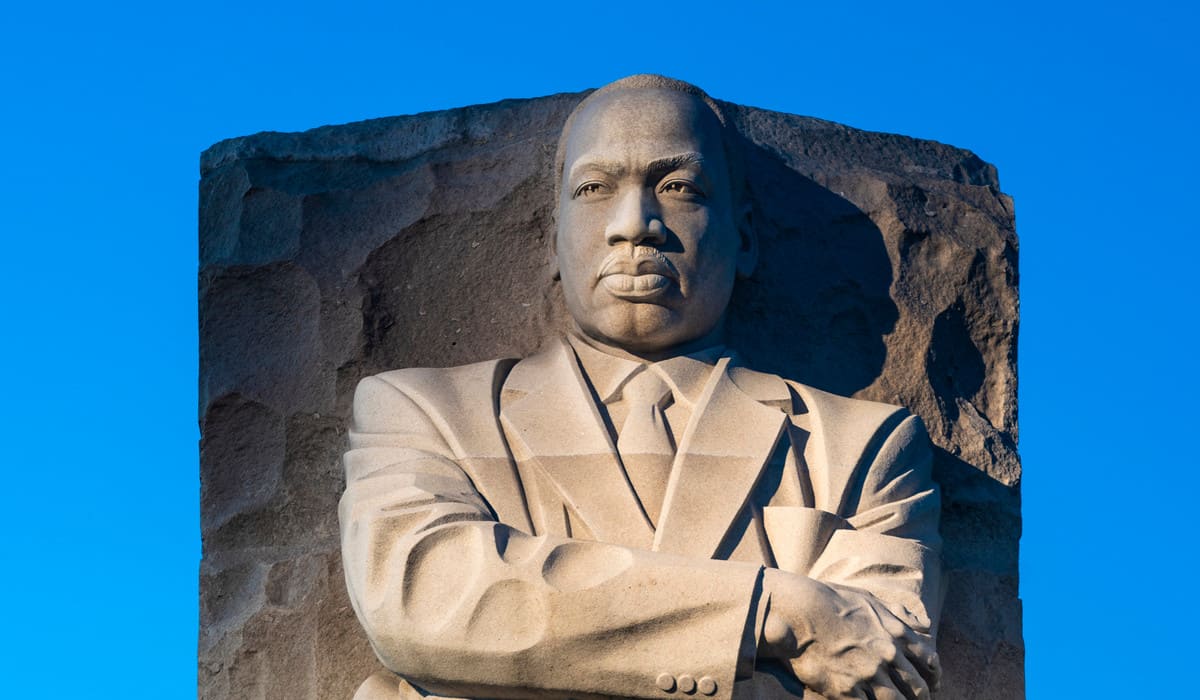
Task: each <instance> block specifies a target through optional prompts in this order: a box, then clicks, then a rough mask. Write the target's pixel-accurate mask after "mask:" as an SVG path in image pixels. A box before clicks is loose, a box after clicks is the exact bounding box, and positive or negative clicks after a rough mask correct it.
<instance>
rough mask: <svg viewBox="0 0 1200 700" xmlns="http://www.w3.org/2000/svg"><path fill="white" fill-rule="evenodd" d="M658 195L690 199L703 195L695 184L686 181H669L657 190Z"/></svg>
mask: <svg viewBox="0 0 1200 700" xmlns="http://www.w3.org/2000/svg"><path fill="white" fill-rule="evenodd" d="M658 191H659V192H660V193H668V194H681V195H687V196H691V197H703V196H704V193H703V192H701V191H700V188H699V187H697V186H696V185H695V184H693V183H691V182H688V181H687V180H669V181H667V182H665V183H663V186H662V187H660V188H658Z"/></svg>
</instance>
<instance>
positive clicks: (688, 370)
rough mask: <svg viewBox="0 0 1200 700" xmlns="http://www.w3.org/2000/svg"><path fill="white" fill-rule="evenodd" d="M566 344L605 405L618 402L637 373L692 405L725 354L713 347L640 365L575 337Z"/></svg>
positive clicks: (676, 398)
mask: <svg viewBox="0 0 1200 700" xmlns="http://www.w3.org/2000/svg"><path fill="white" fill-rule="evenodd" d="M567 341H568V342H569V343H570V344H571V347H572V348H574V350H575V355H576V357H578V358H579V364H580V365H581V366H582V367H583V371H584V374H586V375H587V377H588V379H589V380H591V382H592V388H594V389H595V390H596V394H597V395H598V396H599V398H600V401H601V402H603V403H605V404H609V403H612V402H613V401H619V400H620V399H621V388H622V387H624V386H625V384H626V383H627V382H628V381H629V380H630V379H632V378H633V377H634V375H636V374H637V373H638V372H641V371H643V370H650V371H653V372H654V373H655V374H657V375H658V376H659V377H660V378H661V379H662V380H663V381H665V382H666V383H667V385H668V386H670V387H671V392H672V393H673V394H674V395H675V400H676V401H680V400H682V401H685V402H687V403H688V404H692V405H694V404H695V403H696V400H697V399H698V398H700V394H701V392H703V391H704V385H705V384H706V383H707V382H708V378H709V375H710V374H712V368H713V365H714V364H716V362H717V360H719V359H721V357H722V356H724V354H725V346H724V345H714V346H712V347H708V348H704V349H703V350H698V351H696V352H693V353H689V354H687V355H679V356H676V357H671V358H668V359H666V360H660V361H658V362H639V361H637V360H631V359H628V358H624V357H617V356H616V355H612V354H610V353H607V352H605V351H604V350H603V349H601V348H599V347H597V346H596V345H595V344H593V343H590V342H588V340H587V339H586V338H583V337H581V336H579V335H576V334H574V333H571V334H568V335H567Z"/></svg>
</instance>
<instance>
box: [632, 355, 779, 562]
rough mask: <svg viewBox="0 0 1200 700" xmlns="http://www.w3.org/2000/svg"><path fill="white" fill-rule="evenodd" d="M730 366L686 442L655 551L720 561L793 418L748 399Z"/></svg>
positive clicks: (714, 379)
mask: <svg viewBox="0 0 1200 700" xmlns="http://www.w3.org/2000/svg"><path fill="white" fill-rule="evenodd" d="M728 365H729V358H722V359H721V360H720V361H719V362H718V363H717V365H716V367H715V368H714V369H713V372H712V374H711V375H710V377H709V380H708V383H707V385H706V386H705V387H704V392H703V393H702V394H701V396H700V399H699V400H698V401H697V402H696V409H695V411H694V413H693V415H692V419H691V421H690V422H689V424H688V426H687V429H686V430H685V431H684V434H683V439H682V440H680V445H679V451H678V453H677V454H676V455H675V464H674V466H673V467H672V469H671V479H670V482H669V483H668V484H667V495H666V499H665V500H664V502H663V512H662V517H661V519H660V522H659V527H658V531H657V532H656V533H655V537H654V549H655V550H658V551H664V552H672V553H676V554H683V555H688V556H694V557H705V558H709V557H712V556H713V554H714V553H716V551H717V548H718V547H719V546H720V545H721V541H722V540H723V539H724V537H725V534H726V532H727V531H728V530H729V527H730V525H731V524H732V523H733V521H734V520H735V518H736V517H737V516H738V514H739V513H740V512H741V510H742V508H744V507H745V505H746V501H747V499H748V498H749V496H750V492H751V491H752V490H753V489H754V486H755V484H756V483H757V482H758V478H759V476H760V475H761V473H762V470H763V467H764V466H765V465H766V463H767V460H769V459H770V457H771V454H772V452H773V451H774V449H775V445H776V443H777V442H778V441H779V436H780V434H781V433H782V432H783V428H784V423H785V421H786V420H787V416H786V414H784V413H783V412H782V411H780V410H778V409H774V408H770V407H767V406H764V405H763V404H761V403H759V402H758V401H756V400H754V399H753V398H751V397H749V396H747V395H746V394H745V393H743V392H742V391H741V390H740V389H739V388H738V387H737V385H735V384H734V383H733V381H732V380H731V379H730V378H729V374H728V372H727V369H728Z"/></svg>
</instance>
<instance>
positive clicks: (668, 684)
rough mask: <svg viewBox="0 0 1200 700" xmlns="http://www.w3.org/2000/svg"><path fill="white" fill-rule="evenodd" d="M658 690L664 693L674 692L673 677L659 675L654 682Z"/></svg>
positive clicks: (663, 674) (664, 674)
mask: <svg viewBox="0 0 1200 700" xmlns="http://www.w3.org/2000/svg"><path fill="white" fill-rule="evenodd" d="M654 683H655V685H657V686H658V689H659V690H661V691H663V692H664V693H672V692H674V691H675V676H672V675H671V674H669V673H660V674H659V675H658V679H657V680H655V681H654Z"/></svg>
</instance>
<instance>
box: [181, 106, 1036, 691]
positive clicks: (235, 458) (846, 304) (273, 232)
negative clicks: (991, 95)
mask: <svg viewBox="0 0 1200 700" xmlns="http://www.w3.org/2000/svg"><path fill="white" fill-rule="evenodd" d="M581 98H582V95H579V94H575V95H556V96H552V97H546V98H541V99H535V100H520V101H515V100H514V101H505V102H500V103H497V104H492V105H483V106H477V107H469V108H464V109H457V110H450V111H445V112H436V113H430V114H422V115H416V116H410V117H397V118H390V119H379V120H373V121H369V122H361V123H357V124H348V125H344V126H331V127H322V128H319V129H314V130H312V131H308V132H304V133H301V134H276V133H265V134H258V135H255V136H250V137H246V138H240V139H233V140H229V141H224V142H222V143H219V144H217V145H215V146H213V147H212V148H211V149H209V150H208V151H206V152H205V153H204V155H203V156H202V158H201V174H202V178H201V183H200V192H201V195H200V365H201V366H200V406H199V410H200V416H201V418H200V420H201V428H202V434H203V438H202V441H201V477H202V479H201V483H202V491H201V504H202V510H201V519H202V523H201V524H202V530H203V536H204V560H203V563H202V565H201V571H200V581H201V608H200V614H201V634H200V644H199V694H200V697H202V698H206V699H216V698H239V699H240V698H288V699H289V700H292V699H305V698H321V699H324V698H349V697H350V696H351V695H352V694H353V692H354V689H355V688H356V686H357V685H358V683H359V682H360V681H361V680H362V679H363V678H365V677H366V676H368V675H369V674H370V673H371V672H372V671H373V670H375V669H376V668H378V665H377V662H376V661H375V659H374V656H373V654H372V652H371V649H370V647H369V645H368V643H367V640H366V636H365V634H364V633H363V632H362V630H361V629H360V628H359V625H358V623H357V621H356V620H355V618H354V614H353V612H352V611H351V610H350V607H349V602H348V599H347V595H346V591H345V584H344V582H343V578H342V568H341V560H340V554H339V543H338V527H337V512H336V506H337V500H338V497H339V496H340V494H341V492H342V490H343V488H344V484H343V479H342V474H341V467H340V463H339V459H340V455H341V453H342V451H343V450H344V449H345V423H346V419H347V417H348V415H349V401H350V398H351V395H352V392H353V389H354V386H355V384H356V383H357V381H358V380H359V379H360V378H361V377H364V376H366V375H370V374H374V373H377V372H380V371H383V370H387V369H392V368H396V367H408V366H449V365H457V364H464V363H468V362H473V361H477V360H483V359H488V358H494V357H501V356H510V357H516V356H524V355H528V354H531V353H532V352H534V351H535V350H536V349H537V346H538V345H539V344H540V342H541V341H542V340H543V339H546V338H548V337H550V336H552V335H553V334H555V333H556V332H557V331H558V329H560V328H562V327H564V324H565V319H566V318H567V316H566V312H565V309H564V308H563V305H562V300H561V294H560V292H559V290H558V288H557V285H556V283H555V282H554V280H553V279H552V278H551V275H550V273H549V271H548V269H547V266H546V262H547V259H548V256H547V236H548V235H550V233H551V231H552V228H553V222H552V217H553V209H552V202H551V199H552V194H551V193H552V191H553V181H552V177H551V168H552V163H553V158H554V148H555V143H556V140H557V137H558V133H559V130H560V128H561V126H562V123H563V121H564V120H565V118H566V116H567V114H568V112H569V111H570V110H571V108H572V107H573V106H574V105H575V104H576V103H577V102H578V101H579V100H580V99H581ZM728 108H729V109H730V111H731V114H732V118H733V120H734V121H735V123H736V124H737V125H738V126H739V128H740V130H741V131H742V133H743V134H744V135H745V136H746V137H747V140H748V144H749V145H748V153H747V164H748V171H749V173H750V191H751V195H752V197H753V200H754V204H755V211H754V216H755V220H756V221H757V223H758V226H759V230H760V234H761V237H762V240H761V244H762V256H761V260H760V269H759V271H758V272H757V273H756V276H755V278H754V279H753V280H751V281H749V282H743V283H740V286H739V288H738V289H737V290H736V291H735V296H734V302H733V309H732V312H731V313H732V317H731V328H730V334H731V336H732V344H733V345H735V346H736V347H738V348H739V349H741V350H742V351H743V353H744V355H745V356H746V357H747V358H748V359H749V361H750V364H751V365H752V366H754V367H756V368H759V369H762V370H764V371H769V372H775V373H778V374H780V375H783V376H787V377H790V378H794V379H797V380H799V381H802V382H804V383H806V384H809V385H812V386H816V387H818V388H822V389H826V390H828V391H832V392H834V393H839V394H844V395H853V396H857V397H861V398H868V399H874V400H879V401H886V402H888V403H894V404H900V405H904V406H907V407H909V408H911V409H912V410H913V411H914V412H916V413H917V414H919V415H920V416H921V417H922V418H923V419H924V421H925V423H926V425H927V427H928V428H929V432H930V434H931V436H932V437H933V441H934V443H935V446H936V449H937V461H936V465H935V476H936V478H937V479H938V481H939V482H940V483H941V484H942V487H943V517H942V535H943V537H944V539H945V551H944V558H945V566H946V570H947V586H946V602H945V606H944V610H943V617H942V621H941V627H940V633H939V651H940V653H941V656H942V661H943V666H944V669H945V677H944V679H943V683H942V690H941V692H940V693H938V697H940V698H947V699H948V698H981V699H990V698H996V699H1000V698H1004V699H1010V698H1019V697H1023V696H1024V680H1023V677H1024V673H1023V663H1024V662H1023V644H1022V640H1021V609H1020V601H1019V600H1018V598H1017V581H1018V579H1017V560H1018V541H1019V538H1020V527H1021V525H1020V493H1019V487H1020V473H1021V472H1020V463H1019V460H1018V457H1017V453H1016V439H1017V403H1016V332H1017V309H1018V302H1017V239H1016V234H1015V231H1014V226H1013V207H1012V201H1011V200H1010V199H1009V198H1008V197H1007V196H1005V195H1003V194H1001V193H1000V190H999V183H998V179H997V175H996V171H995V169H994V168H993V167H992V166H990V165H988V164H987V163H984V162H983V161H981V160H980V159H979V158H978V157H976V156H975V155H973V154H971V153H970V152H967V151H963V150H960V149H956V148H953V147H950V146H945V145H942V144H938V143H934V142H929V141H919V140H915V139H911V138H907V137H902V136H894V135H888V134H878V133H870V132H864V131H858V130H855V129H851V128H848V127H845V126H841V125H838V124H833V123H830V122H825V121H820V120H817V119H811V118H806V117H798V116H793V115H786V114H780V113H776V112H768V111H764V110H759V109H754V108H749V107H738V106H734V105H729V106H728ZM465 300H470V301H469V302H468V301H465ZM782 320H786V323H783V322H781V321H782Z"/></svg>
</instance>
